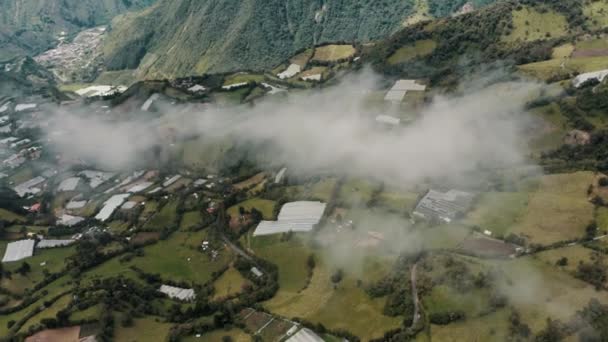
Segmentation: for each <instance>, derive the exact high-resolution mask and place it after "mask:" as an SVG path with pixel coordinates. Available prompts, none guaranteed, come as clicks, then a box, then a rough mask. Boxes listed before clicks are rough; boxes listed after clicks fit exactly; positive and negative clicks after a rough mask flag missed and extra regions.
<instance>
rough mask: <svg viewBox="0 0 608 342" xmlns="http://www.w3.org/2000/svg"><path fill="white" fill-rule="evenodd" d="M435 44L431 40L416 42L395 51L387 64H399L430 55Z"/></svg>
mask: <svg viewBox="0 0 608 342" xmlns="http://www.w3.org/2000/svg"><path fill="white" fill-rule="evenodd" d="M436 47H437V43H436V42H435V41H434V40H432V39H424V40H417V41H416V42H414V43H413V44H409V45H405V46H403V47H400V48H399V49H397V51H395V52H394V53H393V54H392V55H391V56H390V57H389V58H388V63H389V64H399V63H404V62H408V61H411V60H412V59H415V58H419V57H424V56H427V55H429V54H431V53H432V52H433V51H434V50H435V48H436Z"/></svg>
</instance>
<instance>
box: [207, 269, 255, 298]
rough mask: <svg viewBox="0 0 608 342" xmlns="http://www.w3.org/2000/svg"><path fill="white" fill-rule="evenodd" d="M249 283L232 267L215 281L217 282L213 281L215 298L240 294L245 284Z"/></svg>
mask: <svg viewBox="0 0 608 342" xmlns="http://www.w3.org/2000/svg"><path fill="white" fill-rule="evenodd" d="M247 283H248V281H247V279H245V278H244V277H243V276H242V275H241V273H239V271H237V270H236V269H234V268H232V267H230V268H229V269H228V270H227V271H226V272H224V273H223V274H222V276H221V277H219V279H218V280H216V281H215V283H213V287H214V289H215V292H214V294H213V300H217V299H220V298H225V297H229V296H233V295H236V294H239V293H241V290H242V288H243V285H245V284H247Z"/></svg>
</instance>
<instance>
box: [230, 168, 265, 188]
mask: <svg viewBox="0 0 608 342" xmlns="http://www.w3.org/2000/svg"><path fill="white" fill-rule="evenodd" d="M265 178H266V173H265V172H260V173H258V174H256V175H254V176H252V177H251V178H248V179H246V180H244V181H242V182H239V183H236V184H234V185H232V186H233V187H234V188H235V189H237V190H244V189H249V188H251V187H253V186H255V185H256V184H259V183H261V182H262V181H263V180H264V179H265Z"/></svg>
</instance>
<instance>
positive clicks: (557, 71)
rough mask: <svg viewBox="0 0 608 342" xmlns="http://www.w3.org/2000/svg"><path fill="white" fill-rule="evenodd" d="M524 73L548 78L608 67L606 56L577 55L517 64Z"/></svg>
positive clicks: (607, 57)
mask: <svg viewBox="0 0 608 342" xmlns="http://www.w3.org/2000/svg"><path fill="white" fill-rule="evenodd" d="M518 68H519V69H520V70H521V71H523V72H524V73H527V74H530V75H532V76H535V77H538V78H540V79H548V78H550V77H552V76H557V75H563V74H569V73H573V72H578V73H585V72H592V71H597V70H602V69H607V68H608V56H599V57H579V58H571V59H568V60H565V61H564V60H563V59H550V60H547V61H542V62H536V63H529V64H524V65H520V66H518Z"/></svg>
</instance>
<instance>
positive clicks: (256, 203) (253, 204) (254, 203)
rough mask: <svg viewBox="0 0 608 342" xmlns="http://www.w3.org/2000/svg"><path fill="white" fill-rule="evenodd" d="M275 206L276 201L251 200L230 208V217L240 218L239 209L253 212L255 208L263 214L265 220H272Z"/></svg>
mask: <svg viewBox="0 0 608 342" xmlns="http://www.w3.org/2000/svg"><path fill="white" fill-rule="evenodd" d="M275 206H276V202H275V201H271V200H265V199H261V198H251V199H248V200H246V201H244V202H241V203H239V204H237V205H234V206H232V207H230V208H228V215H230V216H234V217H236V216H238V215H239V207H243V208H244V209H245V210H246V211H251V209H252V208H255V209H257V210H259V211H260V212H261V213H262V215H263V216H264V219H265V220H272V218H273V213H274V207H275Z"/></svg>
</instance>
